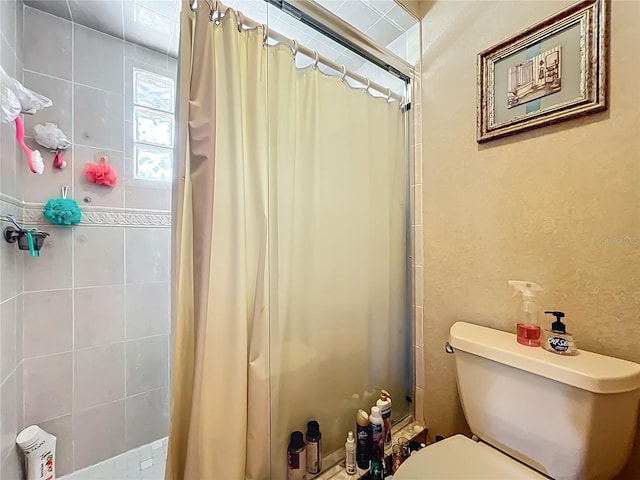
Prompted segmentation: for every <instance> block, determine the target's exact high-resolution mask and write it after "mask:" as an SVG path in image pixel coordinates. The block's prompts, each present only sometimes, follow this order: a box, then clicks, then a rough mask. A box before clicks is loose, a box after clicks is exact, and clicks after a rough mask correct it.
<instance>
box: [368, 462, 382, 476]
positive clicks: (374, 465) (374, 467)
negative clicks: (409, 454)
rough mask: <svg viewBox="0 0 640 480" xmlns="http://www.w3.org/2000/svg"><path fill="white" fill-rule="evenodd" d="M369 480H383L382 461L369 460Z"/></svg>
mask: <svg viewBox="0 0 640 480" xmlns="http://www.w3.org/2000/svg"><path fill="white" fill-rule="evenodd" d="M369 479H370V480H384V468H383V466H382V460H381V459H379V458H375V459H372V460H371V473H370V475H369Z"/></svg>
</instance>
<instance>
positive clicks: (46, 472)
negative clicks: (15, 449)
mask: <svg viewBox="0 0 640 480" xmlns="http://www.w3.org/2000/svg"><path fill="white" fill-rule="evenodd" d="M16 443H17V444H18V446H19V447H20V448H21V449H22V451H23V452H24V456H25V459H26V461H27V480H55V478H56V437H54V436H53V435H51V434H49V433H47V432H45V431H44V430H42V429H41V428H40V427H38V426H37V425H31V426H29V427H27V428H25V429H24V430H22V431H21V432H20V433H19V434H18V437H17V438H16Z"/></svg>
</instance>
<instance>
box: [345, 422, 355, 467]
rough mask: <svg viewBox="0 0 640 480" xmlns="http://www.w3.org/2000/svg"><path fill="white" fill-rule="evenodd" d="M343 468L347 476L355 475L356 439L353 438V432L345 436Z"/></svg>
mask: <svg viewBox="0 0 640 480" xmlns="http://www.w3.org/2000/svg"><path fill="white" fill-rule="evenodd" d="M344 452H345V456H344V468H345V470H346V471H347V473H348V474H349V475H355V473H356V439H355V438H353V432H349V434H348V435H347V441H346V442H345V444H344Z"/></svg>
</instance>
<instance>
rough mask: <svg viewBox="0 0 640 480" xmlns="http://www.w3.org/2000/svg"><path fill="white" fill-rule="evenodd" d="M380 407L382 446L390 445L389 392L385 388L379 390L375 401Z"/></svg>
mask: <svg viewBox="0 0 640 480" xmlns="http://www.w3.org/2000/svg"><path fill="white" fill-rule="evenodd" d="M376 407H378V408H379V409H380V414H381V415H382V422H383V423H384V446H385V447H387V446H389V445H391V394H390V393H389V392H387V391H386V390H381V391H380V398H379V399H378V401H377V402H376Z"/></svg>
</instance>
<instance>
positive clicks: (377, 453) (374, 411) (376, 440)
mask: <svg viewBox="0 0 640 480" xmlns="http://www.w3.org/2000/svg"><path fill="white" fill-rule="evenodd" d="M369 422H371V445H372V448H371V460H382V459H383V458H384V422H383V421H382V415H380V409H379V408H378V407H371V415H369Z"/></svg>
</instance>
